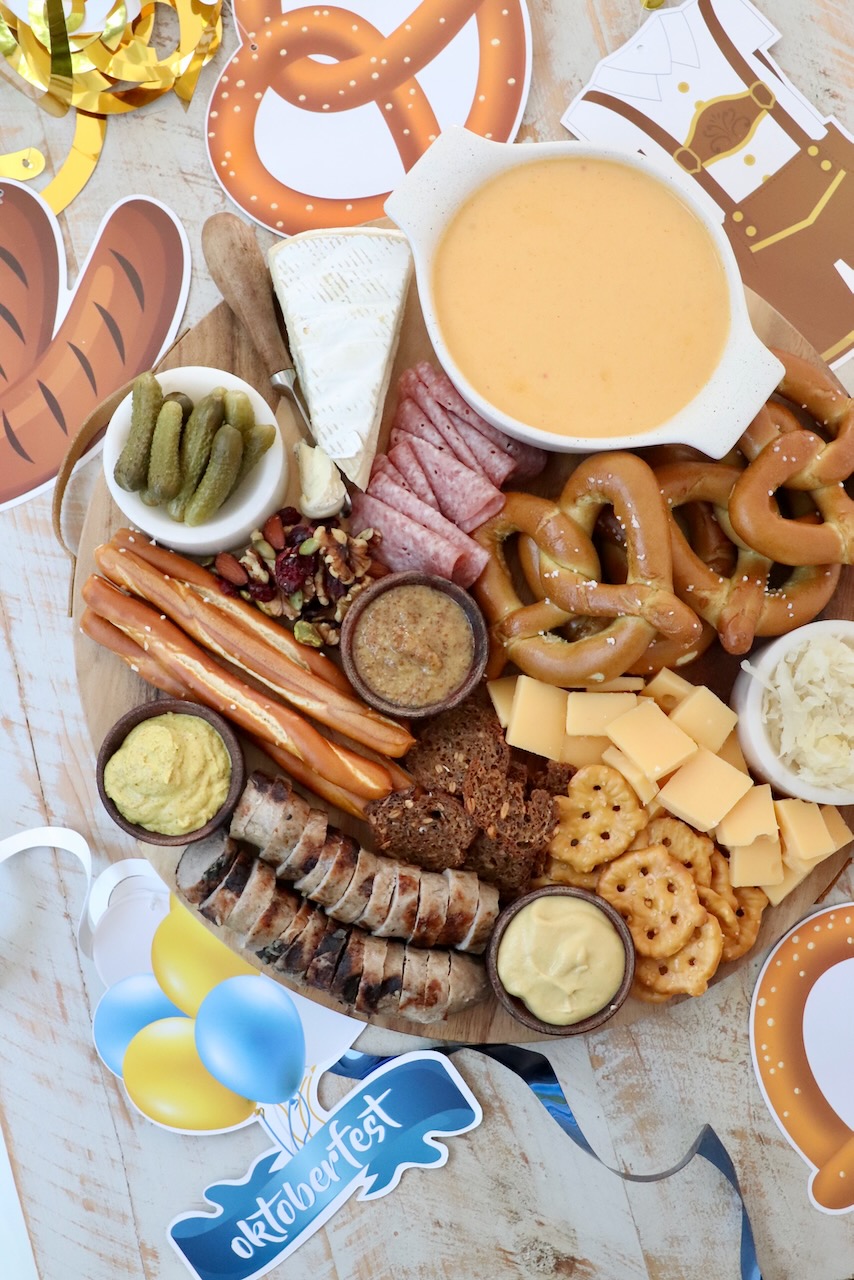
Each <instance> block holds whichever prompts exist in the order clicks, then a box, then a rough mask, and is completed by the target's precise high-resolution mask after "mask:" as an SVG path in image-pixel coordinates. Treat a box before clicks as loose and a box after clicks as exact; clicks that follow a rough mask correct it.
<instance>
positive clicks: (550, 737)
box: [504, 676, 566, 760]
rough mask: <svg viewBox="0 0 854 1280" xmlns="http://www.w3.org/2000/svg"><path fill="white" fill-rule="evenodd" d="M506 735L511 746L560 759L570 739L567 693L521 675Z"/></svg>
mask: <svg viewBox="0 0 854 1280" xmlns="http://www.w3.org/2000/svg"><path fill="white" fill-rule="evenodd" d="M504 736H505V737H506V739H507V742H508V743H509V745H510V746H511V747H518V748H519V749H520V750H521V751H533V752H534V754H535V755H538V756H546V757H547V758H548V759H549V760H559V759H560V753H561V750H562V748H563V740H564V738H565V736H566V690H565V689H558V688H556V686H555V685H553V684H543V683H542V681H541V680H534V679H533V678H532V677H531V676H519V677H518V678H517V680H516V688H515V691H514V693H513V702H512V705H511V707H510V716H509V719H508V721H507V730H506V732H505V735H504Z"/></svg>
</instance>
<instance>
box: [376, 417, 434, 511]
mask: <svg viewBox="0 0 854 1280" xmlns="http://www.w3.org/2000/svg"><path fill="white" fill-rule="evenodd" d="M401 434H403V435H406V436H407V438H406V439H405V440H399V441H398V442H397V444H395V445H394V446H393V447H392V450H391V456H390V459H389V461H390V462H391V464H392V466H391V467H390V468H389V470H388V471H387V472H386V474H387V475H391V476H392V479H395V476H394V475H393V474H392V473H393V472H394V471H396V472H397V475H398V476H400V479H401V482H402V483H403V484H404V485H405V486H406V487H407V488H409V489H411V490H412V492H413V493H414V494H415V495H416V497H418V498H420V499H421V501H422V502H426V503H427V505H428V507H433V508H434V509H435V510H436V511H438V510H439V500H438V498H437V497H436V495H435V493H434V492H433V490H432V489H431V488H430V481H429V480H428V479H427V477H426V475H425V474H424V469H423V467H422V466H421V463H420V462H419V461H418V458H417V457H416V454H415V450H414V449H413V448H412V445H411V443H410V438H409V436H408V433H406V432H403V433H401Z"/></svg>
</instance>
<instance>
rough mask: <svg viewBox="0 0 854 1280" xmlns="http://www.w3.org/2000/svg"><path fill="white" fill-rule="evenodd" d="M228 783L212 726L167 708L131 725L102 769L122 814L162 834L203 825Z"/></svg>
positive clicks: (227, 765) (226, 759) (225, 759)
mask: <svg viewBox="0 0 854 1280" xmlns="http://www.w3.org/2000/svg"><path fill="white" fill-rule="evenodd" d="M230 781H231V758H230V756H229V754H228V750H227V748H226V745H225V743H224V742H223V740H222V738H221V737H220V735H219V734H218V733H217V731H216V729H214V728H213V727H212V726H211V725H209V724H208V722H207V721H206V720H203V719H202V718H201V717H200V716H191V715H181V714H180V713H174V712H171V711H169V712H166V713H165V714H164V715H162V716H152V717H151V718H150V719H149V720H143V721H141V722H140V723H139V724H138V725H137V726H136V727H135V728H134V729H131V731H130V733H129V734H128V736H127V737H126V738H125V740H124V742H123V743H122V745H121V747H120V748H119V750H118V751H117V752H116V753H115V755H113V756H111V757H110V759H109V760H108V761H107V764H106V767H105V769H104V789H105V791H106V793H107V795H108V796H109V797H110V799H111V800H112V801H113V803H114V804H115V806H116V808H117V809H118V810H119V812H120V813H121V814H122V816H123V817H125V818H127V820H128V822H133V823H136V824H137V825H138V826H141V827H145V829H146V831H156V832H158V833H159V834H160V835H164V836H181V835H186V834H188V833H189V832H190V831H196V830H198V828H199V827H201V826H204V824H205V823H206V822H208V821H209V820H210V819H211V818H212V817H213V815H214V814H215V813H216V811H217V810H218V809H219V808H221V806H222V805H223V803H224V802H225V798H226V796H227V795H228V788H229V784H230Z"/></svg>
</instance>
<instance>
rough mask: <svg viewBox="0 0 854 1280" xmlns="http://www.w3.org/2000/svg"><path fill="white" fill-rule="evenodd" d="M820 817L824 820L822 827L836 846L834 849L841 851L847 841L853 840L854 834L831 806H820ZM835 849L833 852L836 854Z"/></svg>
mask: <svg viewBox="0 0 854 1280" xmlns="http://www.w3.org/2000/svg"><path fill="white" fill-rule="evenodd" d="M819 808H820V809H821V816H822V817H823V818H824V825H825V826H826V827H827V829H828V831H829V832H830V838H831V840H833V841H834V842H835V844H836V849H842V848H844V846H845V845H846V844H848V842H849V840H854V832H852V831H851V830H850V829H849V827H848V824H847V822H846V821H845V819H844V818H843V816H842V814H841V813H840V812H839V810H838V809H837V808H836V806H835V805H832V804H823V805H820V806H819ZM836 849H834V850H833V852H834V853H836Z"/></svg>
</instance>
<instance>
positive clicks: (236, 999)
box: [196, 975, 305, 1104]
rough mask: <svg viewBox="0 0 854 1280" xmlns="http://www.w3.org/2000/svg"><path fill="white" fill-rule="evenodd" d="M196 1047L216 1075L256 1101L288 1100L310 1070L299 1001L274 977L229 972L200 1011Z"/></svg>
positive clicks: (206, 997)
mask: <svg viewBox="0 0 854 1280" xmlns="http://www.w3.org/2000/svg"><path fill="white" fill-rule="evenodd" d="M196 1048H197V1049H198V1052H199V1057H200V1058H201V1060H202V1062H203V1063H204V1064H205V1066H206V1067H207V1069H208V1071H209V1072H210V1073H211V1075H212V1076H213V1077H214V1078H215V1079H216V1080H218V1081H219V1082H220V1084H224V1085H225V1086H226V1088H228V1089H233V1090H234V1092H235V1093H239V1094H240V1095H241V1096H242V1097H244V1098H251V1099H252V1101H253V1102H266V1103H270V1104H272V1103H276V1102H287V1100H288V1098H292V1097H293V1095H294V1094H295V1093H296V1092H297V1090H298V1089H299V1087H300V1084H301V1083H302V1078H303V1075H304V1074H305V1036H304V1034H303V1029H302V1022H301V1021H300V1016H299V1014H298V1013H297V1008H296V1005H295V1004H294V1002H293V1000H292V999H291V997H290V996H289V995H288V993H287V991H286V990H285V988H284V987H281V986H279V984H278V983H276V982H273V981H272V979H270V978H264V977H257V978H256V977H255V976H254V975H242V976H240V977H236V978H226V979H225V981H224V982H220V983H219V984H218V985H217V986H215V987H214V989H213V991H210V992H209V993H208V995H206V996H205V998H204V1000H203V1001H202V1003H201V1006H200V1007H199V1012H198V1013H197V1014H196Z"/></svg>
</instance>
